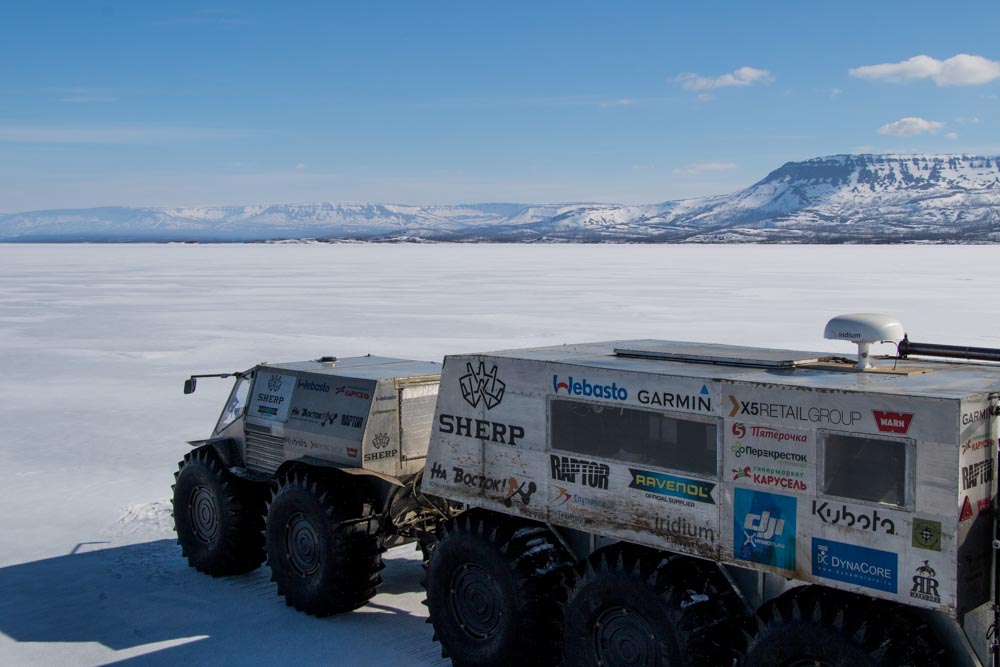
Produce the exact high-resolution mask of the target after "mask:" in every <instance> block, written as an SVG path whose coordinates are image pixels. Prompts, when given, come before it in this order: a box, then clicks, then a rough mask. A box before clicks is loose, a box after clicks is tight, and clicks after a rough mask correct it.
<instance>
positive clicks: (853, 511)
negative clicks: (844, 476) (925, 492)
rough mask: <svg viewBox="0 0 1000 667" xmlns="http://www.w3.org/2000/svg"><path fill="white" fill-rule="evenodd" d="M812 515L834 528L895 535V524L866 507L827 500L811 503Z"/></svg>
mask: <svg viewBox="0 0 1000 667" xmlns="http://www.w3.org/2000/svg"><path fill="white" fill-rule="evenodd" d="M812 514H813V516H815V517H818V518H819V520H820V521H822V522H823V523H829V524H833V525H835V526H846V527H847V528H857V529H858V530H870V531H871V532H873V533H885V534H886V535H895V534H896V523H895V522H894V521H893V520H892V519H890V518H888V517H884V516H881V515H880V514H879V513H878V510H877V509H869V508H867V507H864V508H859V507H853V508H851V507H848V506H847V505H846V504H844V503H833V502H830V501H827V500H822V501H819V500H814V501H812ZM937 526H938V539H940V537H941V524H938V525H937Z"/></svg>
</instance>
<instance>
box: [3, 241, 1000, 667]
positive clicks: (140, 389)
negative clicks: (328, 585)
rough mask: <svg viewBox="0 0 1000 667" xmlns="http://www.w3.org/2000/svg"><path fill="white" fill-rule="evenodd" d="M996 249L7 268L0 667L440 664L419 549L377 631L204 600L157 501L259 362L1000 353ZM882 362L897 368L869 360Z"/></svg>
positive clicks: (171, 258)
mask: <svg viewBox="0 0 1000 667" xmlns="http://www.w3.org/2000/svg"><path fill="white" fill-rule="evenodd" d="M995 255H996V252H995V250H994V249H993V248H991V247H988V246H985V247H984V246H933V247H930V246H562V245H555V246H551V245H550V246H502V245H485V246H484V245H472V246H470V245H465V246H457V245H215V246H213V245H114V246H98V245H0V304H2V307H0V320H2V324H3V326H2V328H0V350H2V352H0V354H2V361H3V368H4V371H5V373H4V377H5V380H4V382H3V383H0V405H3V407H4V415H5V419H4V420H3V421H2V422H0V443H2V447H0V506H2V507H3V508H4V510H3V512H2V513H0V534H2V535H3V536H4V539H3V542H2V544H3V547H2V548H0V592H2V595H0V664H9V665H15V664H16V665H50V664H73V665H94V664H106V663H125V664H129V663H135V664H154V665H155V664H163V665H167V664H169V665H173V664H177V663H181V662H183V663H187V664H212V665H218V664H230V665H243V664H250V663H265V662H266V663H272V664H275V663H276V664H298V665H313V664H316V665H319V664H338V665H372V664H407V665H441V664H446V663H445V661H443V660H441V659H440V657H439V656H440V650H439V647H438V646H437V645H436V644H434V643H433V642H432V641H431V628H430V626H429V625H426V624H425V623H424V620H425V618H426V610H425V607H424V606H423V605H421V604H420V601H421V600H422V599H423V594H422V590H421V587H420V584H419V581H420V578H421V567H420V562H419V560H418V558H417V556H416V554H415V553H414V551H413V547H402V548H399V549H395V550H393V551H391V552H390V553H389V554H387V557H388V558H387V563H388V567H387V569H386V571H385V572H384V578H385V584H384V585H383V586H382V588H381V589H380V593H379V595H378V596H377V597H376V598H375V599H374V601H373V602H372V604H371V605H369V606H368V607H366V608H364V609H362V610H360V611H358V612H355V613H352V614H347V615H343V616H337V617H333V618H326V619H316V618H312V617H308V616H305V615H303V614H300V613H298V612H295V611H294V610H292V609H291V608H288V607H286V606H285V605H284V603H283V602H282V600H281V599H280V598H279V597H278V596H277V595H276V594H275V590H274V586H273V584H271V583H270V581H269V573H268V570H267V568H266V567H263V568H261V569H260V570H258V571H257V572H254V573H252V574H249V575H245V576H239V577H230V578H223V579H212V578H210V577H207V576H205V575H202V574H199V573H197V572H195V571H194V570H192V569H190V568H188V567H187V564H186V562H185V561H184V560H183V559H182V558H181V555H180V549H179V548H178V547H177V546H176V544H175V543H174V535H173V531H172V520H171V518H170V502H169V494H170V484H171V482H172V474H173V471H174V470H176V465H177V461H178V460H179V459H180V458H181V457H182V456H183V455H184V453H185V452H186V451H187V450H188V446H187V445H186V444H185V441H186V440H192V439H196V438H201V437H205V436H206V435H207V434H208V432H209V431H210V430H211V428H212V425H213V424H214V422H215V420H216V418H217V416H218V413H219V410H220V408H221V406H222V403H223V401H224V399H225V396H226V394H227V392H228V389H229V384H228V382H227V381H224V380H218V381H212V380H203V381H202V382H201V383H200V384H199V388H198V392H197V393H196V394H195V395H193V396H184V395H183V394H182V392H181V387H182V383H183V380H184V379H185V378H186V377H187V375H189V374H190V373H210V372H225V371H234V370H242V369H246V368H248V367H250V366H252V365H253V364H255V363H257V362H260V361H265V360H266V361H275V362H277V361H292V360H300V359H315V358H317V357H319V356H321V355H329V354H332V355H336V356H341V357H343V356H351V355H359V354H366V353H372V354H384V355H393V356H401V357H412V358H416V359H428V360H440V359H441V357H442V356H443V355H445V354H448V353H457V352H471V351H484V350H491V349H508V348H513V347H523V346H538V345H551V344H559V343H573V342H582V341H592V340H607V339H623V338H666V339H674V340H696V341H706V342H728V343H737V344H747V345H766V346H769V347H793V348H802V349H817V348H818V349H828V350H832V351H837V352H840V353H842V354H850V353H851V351H852V349H851V346H848V345H844V344H840V343H835V342H829V341H824V340H822V335H821V334H822V330H823V326H824V324H825V322H826V321H827V319H829V318H830V317H832V316H833V315H836V314H840V313H846V312H857V311H868V312H886V313H889V314H893V315H896V316H898V317H899V318H900V319H901V320H902V322H903V324H904V325H905V326H906V329H907V331H908V332H909V333H910V335H911V337H912V338H913V339H914V340H917V341H920V342H935V343H951V344H965V345H975V346H987V347H1000V312H998V310H997V308H996V307H995V304H994V292H995V286H996V285H997V284H998V281H1000V267H998V266H997V262H996V261H995V260H996V257H995ZM876 351H881V352H887V351H888V350H887V349H884V348H881V349H879V350H876Z"/></svg>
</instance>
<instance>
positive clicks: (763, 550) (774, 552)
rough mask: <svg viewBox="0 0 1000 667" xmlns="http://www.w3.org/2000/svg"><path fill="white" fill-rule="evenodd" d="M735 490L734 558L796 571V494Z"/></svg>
mask: <svg viewBox="0 0 1000 667" xmlns="http://www.w3.org/2000/svg"><path fill="white" fill-rule="evenodd" d="M734 492H735V495H734V501H733V557H734V558H738V559H739V560H745V561H750V562H753V563H760V564H762V565H770V566H772V567H778V568H781V569H783V570H794V569H795V512H796V508H797V501H796V499H795V497H794V496H782V495H779V494H776V493H767V492H765V491H753V490H750V489H743V488H736V489H734Z"/></svg>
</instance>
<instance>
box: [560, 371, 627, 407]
mask: <svg viewBox="0 0 1000 667" xmlns="http://www.w3.org/2000/svg"><path fill="white" fill-rule="evenodd" d="M552 391H554V392H555V393H556V394H558V393H559V392H560V391H562V392H565V393H566V394H569V395H570V396H586V397H588V398H605V399H608V400H612V401H627V400H628V389H626V388H625V387H619V386H618V384H617V383H616V382H612V383H611V384H597V383H591V382H590V381H589V380H587V378H574V377H573V376H572V375H570V376H567V377H563V378H560V377H559V376H558V375H553V376H552Z"/></svg>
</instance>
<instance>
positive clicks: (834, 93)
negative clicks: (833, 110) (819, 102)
mask: <svg viewBox="0 0 1000 667" xmlns="http://www.w3.org/2000/svg"><path fill="white" fill-rule="evenodd" d="M842 92H844V91H843V90H841V89H840V88H831V89H830V99H831V100H832V99H834V98H837V97H840V94H841V93H842Z"/></svg>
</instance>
